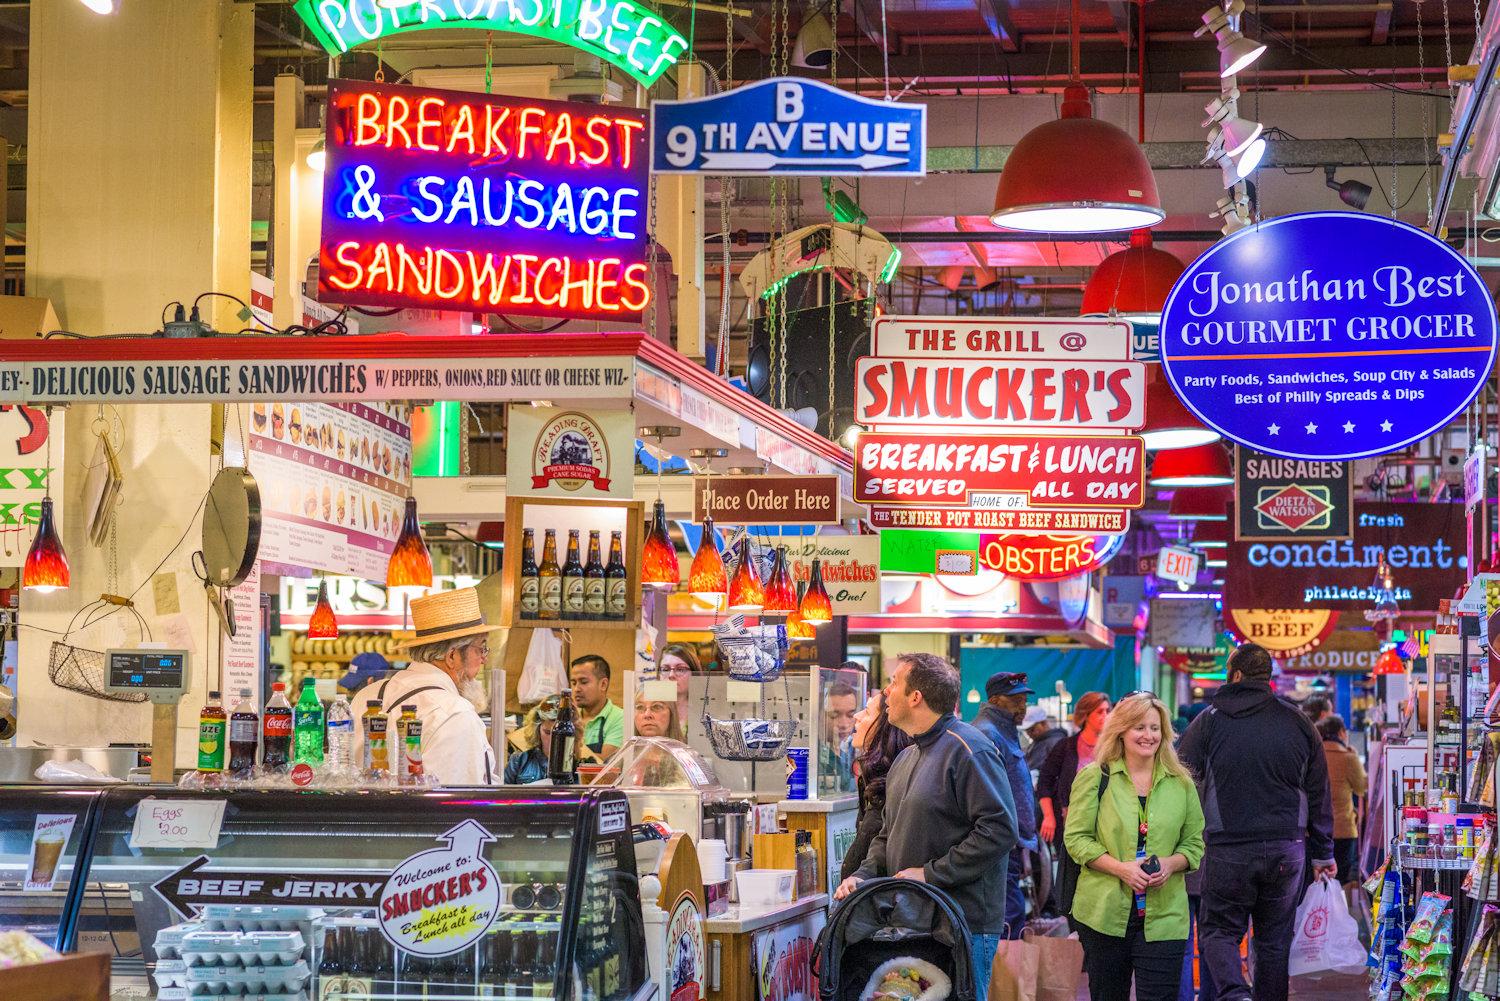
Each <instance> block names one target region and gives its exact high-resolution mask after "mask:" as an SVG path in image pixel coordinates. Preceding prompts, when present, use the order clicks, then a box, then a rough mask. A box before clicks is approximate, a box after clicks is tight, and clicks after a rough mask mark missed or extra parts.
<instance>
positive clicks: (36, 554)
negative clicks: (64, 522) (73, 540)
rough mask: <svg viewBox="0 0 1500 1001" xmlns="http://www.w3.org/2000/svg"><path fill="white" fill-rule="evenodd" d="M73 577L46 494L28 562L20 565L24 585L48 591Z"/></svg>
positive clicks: (59, 586)
mask: <svg viewBox="0 0 1500 1001" xmlns="http://www.w3.org/2000/svg"><path fill="white" fill-rule="evenodd" d="M71 580H72V573H71V572H70V571H69V569H68V554H67V553H65V552H63V545H62V539H60V538H58V535H57V523H56V521H55V520H54V519H53V515H52V498H51V497H43V498H42V513H41V516H40V517H39V518H38V519H37V523H36V537H35V538H33V539H32V540H31V549H30V550H28V551H27V553H26V564H25V565H24V566H23V567H22V568H21V586H22V587H23V588H25V589H26V590H28V591H37V592H39V593H41V594H49V593H51V592H53V591H56V590H59V589H61V588H65V587H67V586H68V583H69V582H70V581H71Z"/></svg>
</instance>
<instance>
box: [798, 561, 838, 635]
mask: <svg viewBox="0 0 1500 1001" xmlns="http://www.w3.org/2000/svg"><path fill="white" fill-rule="evenodd" d="M798 608H799V609H800V611H801V613H802V618H803V619H805V620H806V621H808V622H810V623H812V624H813V625H815V626H820V625H822V624H823V623H825V622H832V621H833V602H832V600H830V599H829V597H828V589H827V588H826V587H824V586H823V561H822V560H820V559H818V557H816V556H814V557H813V561H812V570H811V572H810V573H809V575H808V584H807V593H806V594H804V595H802V599H801V601H800V602H798Z"/></svg>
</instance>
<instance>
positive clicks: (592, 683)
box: [568, 653, 625, 761]
mask: <svg viewBox="0 0 1500 1001" xmlns="http://www.w3.org/2000/svg"><path fill="white" fill-rule="evenodd" d="M568 683H569V684H571V685H572V686H573V701H574V703H575V704H577V706H578V716H579V720H578V722H579V729H580V731H581V732H582V733H583V743H584V745H585V746H586V747H588V749H589V750H590V751H593V752H594V753H595V754H597V755H598V756H599V757H600V759H602V760H605V761H608V760H609V758H610V756H611V755H613V754H614V753H615V752H616V751H618V750H619V749H620V745H621V744H623V743H625V713H624V711H623V710H622V709H621V708H620V707H619V706H617V705H615V704H614V703H613V702H611V701H609V661H607V660H605V659H604V658H603V657H601V656H599V655H598V654H596V653H588V654H584V655H583V656H582V657H578V658H576V659H575V660H574V661H573V663H572V664H570V665H568Z"/></svg>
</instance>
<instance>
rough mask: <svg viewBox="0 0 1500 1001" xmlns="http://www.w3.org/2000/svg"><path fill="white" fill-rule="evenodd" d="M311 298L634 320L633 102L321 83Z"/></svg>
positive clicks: (639, 217)
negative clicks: (318, 223) (318, 217)
mask: <svg viewBox="0 0 1500 1001" xmlns="http://www.w3.org/2000/svg"><path fill="white" fill-rule="evenodd" d="M326 147H327V150H328V167H327V174H326V177H327V180H326V182H325V183H324V185H323V232H322V247H321V254H322V256H321V262H322V266H321V269H320V276H319V281H318V292H319V298H320V299H322V300H323V301H324V302H340V303H351V304H354V305H373V306H418V307H425V308H429V309H431V308H436V309H451V310H478V311H485V312H499V313H516V314H522V315H531V316H548V317H567V318H575V319H595V320H616V321H625V322H630V321H636V320H639V319H640V318H641V316H642V313H643V312H644V310H645V308H646V305H647V303H648V302H649V301H650V298H651V290H650V285H649V280H648V275H647V265H646V262H645V255H646V226H647V222H648V220H647V218H646V215H647V206H646V204H645V200H644V198H643V197H642V192H644V191H645V190H646V185H647V183H648V180H647V157H646V121H645V115H644V113H642V112H639V111H633V110H630V109H625V108H606V107H603V106H600V105H592V104H590V105H583V104H567V103H563V102H560V101H533V100H525V99H521V98H514V97H499V96H494V97H491V96H486V95H483V94H469V93H457V92H452V91H442V90H429V89H425V88H418V87H398V86H392V85H386V84H372V83H359V82H355V81H342V80H341V81H334V82H333V83H332V84H330V86H329V90H328V135H327V139H326Z"/></svg>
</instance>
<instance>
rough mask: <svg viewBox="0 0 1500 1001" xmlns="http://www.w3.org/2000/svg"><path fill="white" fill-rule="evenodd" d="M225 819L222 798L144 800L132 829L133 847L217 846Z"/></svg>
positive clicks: (137, 809)
mask: <svg viewBox="0 0 1500 1001" xmlns="http://www.w3.org/2000/svg"><path fill="white" fill-rule="evenodd" d="M223 823H224V801H223V800H222V799H205V800H198V799H156V798H155V797H148V798H146V799H143V800H141V802H140V803H139V805H137V806H136V808H135V826H134V827H133V828H131V830H130V847H132V848H217V847H219V828H220V826H222V825H223Z"/></svg>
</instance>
